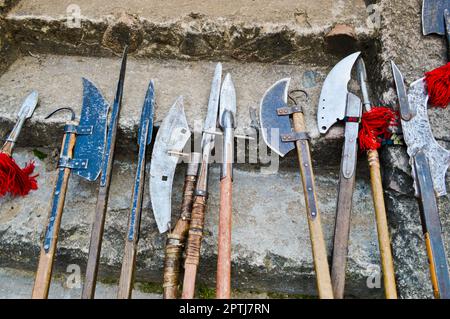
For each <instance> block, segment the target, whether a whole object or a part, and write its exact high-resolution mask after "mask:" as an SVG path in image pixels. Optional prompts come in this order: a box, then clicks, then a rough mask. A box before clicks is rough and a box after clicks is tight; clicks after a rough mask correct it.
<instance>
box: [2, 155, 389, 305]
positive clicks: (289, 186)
mask: <svg viewBox="0 0 450 319" xmlns="http://www.w3.org/2000/svg"><path fill="white" fill-rule="evenodd" d="M41 151H42V152H43V153H45V154H48V157H47V158H46V159H44V160H42V161H41V160H37V161H36V165H37V166H36V171H37V173H39V177H38V180H39V183H40V188H39V190H37V191H35V192H32V193H31V194H30V195H29V196H28V197H25V198H9V197H4V198H2V199H0V212H1V214H0V267H12V268H17V269H25V270H30V271H34V270H35V267H36V265H37V257H38V255H39V244H40V241H41V235H42V232H43V230H44V228H45V224H46V221H47V215H48V209H49V202H50V199H51V196H52V191H53V187H54V180H55V177H56V174H55V162H56V160H55V158H54V157H53V156H52V155H51V150H45V149H42V150H41ZM32 156H33V154H32V150H29V149H18V150H17V152H16V159H17V161H18V162H19V163H20V164H23V163H25V162H26V161H27V160H29V158H31V157H32ZM135 162H136V161H135V160H134V159H130V158H128V157H124V156H119V157H118V158H117V159H116V163H115V167H114V173H113V179H112V186H111V193H110V194H111V195H110V200H109V209H108V213H107V220H106V228H105V236H104V240H103V248H102V257H101V265H100V277H101V278H103V279H105V280H107V281H110V280H113V279H114V280H117V278H118V274H119V270H120V267H121V262H122V257H123V256H122V254H123V246H124V238H125V234H126V226H127V218H128V213H129V203H130V198H131V189H132V185H133V176H134V171H135V168H136V165H135ZM184 169H185V168H184V167H183V166H180V167H179V169H178V171H177V174H176V179H175V184H174V191H173V195H174V198H173V214H172V215H173V220H174V221H173V222H175V220H176V218H177V215H178V214H177V212H178V207H179V206H180V201H181V193H182V192H181V190H182V186H183V179H184V178H183V175H184ZM219 172H220V169H219V167H217V166H215V165H214V166H213V167H212V169H211V176H210V196H209V202H208V212H207V216H206V226H205V227H206V228H205V239H204V244H203V246H202V262H201V266H200V270H199V282H200V283H201V284H205V285H207V286H211V287H213V286H214V282H215V271H216V262H217V255H216V252H217V224H218V203H219ZM365 176H367V175H362V174H360V175H359V176H358V179H357V186H356V191H355V195H354V211H353V215H352V216H353V218H352V227H351V238H350V248H349V259H348V261H349V263H348V269H347V290H346V291H347V294H348V295H349V296H358V297H380V296H382V290H381V289H369V288H368V287H367V283H366V282H367V278H368V277H369V276H374V275H376V273H377V272H376V270H377V269H378V268H377V265H379V252H378V248H377V247H378V245H377V239H376V228H375V223H374V214H373V209H372V202H371V193H370V187H369V183H368V181H367V180H366V179H365V178H366V177H365ZM337 179H338V176H337V174H336V172H335V171H326V170H324V169H323V170H321V171H320V172H318V174H317V177H316V181H317V188H318V199H319V203H320V205H319V206H320V210H321V212H322V224H323V227H324V234H325V238H326V243H327V246H328V251H329V253H330V247H331V238H332V234H333V228H334V214H335V205H336V184H337ZM234 187H235V188H234V208H233V243H232V249H233V257H232V262H233V287H234V288H237V289H244V290H248V291H269V292H281V293H289V294H301V295H309V296H315V295H316V294H317V292H316V284H315V275H314V270H313V260H312V255H311V247H310V240H309V231H308V224H307V219H306V215H305V204H304V198H303V193H302V186H301V182H300V177H299V175H298V174H297V173H279V174H262V173H255V172H248V171H242V170H239V169H238V170H236V172H235V183H234ZM96 197H97V183H88V182H86V181H83V180H80V179H79V178H78V177H76V176H72V178H71V180H70V185H69V191H68V196H67V200H66V208H65V212H64V215H63V220H62V229H61V232H60V241H59V245H58V257H57V259H56V270H57V271H56V273H65V272H66V269H67V266H68V265H72V264H75V265H78V266H79V267H80V268H81V271H82V272H84V270H85V264H86V259H87V253H88V244H89V238H90V230H91V221H92V219H93V212H94V208H95V203H96ZM141 230H142V232H141V237H140V238H141V240H140V243H139V253H138V259H137V274H136V276H137V280H139V281H149V282H156V283H160V282H161V281H162V268H163V260H164V246H165V239H166V236H165V235H160V234H159V233H158V230H157V227H156V225H155V221H154V218H153V214H152V211H151V209H150V199H149V194H148V187H147V185H146V193H145V196H144V210H143V220H142V225H141Z"/></svg>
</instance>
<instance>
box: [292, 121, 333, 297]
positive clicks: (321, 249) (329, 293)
mask: <svg viewBox="0 0 450 319" xmlns="http://www.w3.org/2000/svg"><path fill="white" fill-rule="evenodd" d="M293 122H294V130H295V131H296V132H304V131H305V130H306V126H305V119H304V116H303V113H295V114H294V115H293ZM296 145H297V154H298V160H299V165H300V172H301V174H302V182H303V189H304V193H305V203H306V210H307V215H308V225H309V232H310V237H311V246H312V253H313V258H314V267H315V270H316V277H317V287H318V291H319V297H320V298H321V299H332V298H333V289H332V286H331V276H330V269H329V267H328V255H327V250H326V245H325V240H324V237H323V230H322V224H321V221H320V213H319V209H318V205H317V195H316V191H315V185H314V174H313V170H312V167H311V165H312V161H311V154H310V149H309V143H308V142H307V141H298V142H297V143H296ZM303 158H305V159H306V161H304V160H303ZM307 176H310V177H311V179H312V180H311V184H312V185H311V186H306V185H307V184H308V183H307V182H308V181H307ZM308 187H311V190H308V189H307V188H308ZM310 192H312V193H313V194H314V196H313V199H312V201H310V199H309V197H310V196H309V193H310ZM312 205H314V206H315V207H316V211H315V212H312V210H311V206H312ZM312 213H314V214H315V217H314V218H312V216H311V214H312Z"/></svg>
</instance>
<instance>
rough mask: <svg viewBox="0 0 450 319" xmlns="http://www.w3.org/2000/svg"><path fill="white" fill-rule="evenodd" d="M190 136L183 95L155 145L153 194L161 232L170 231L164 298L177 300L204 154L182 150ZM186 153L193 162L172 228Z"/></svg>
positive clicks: (172, 109) (162, 127)
mask: <svg viewBox="0 0 450 319" xmlns="http://www.w3.org/2000/svg"><path fill="white" fill-rule="evenodd" d="M190 136H191V131H190V130H189V125H188V123H187V120H186V115H185V112H184V105H183V98H182V97H180V98H178V99H177V101H176V102H175V104H174V105H173V106H172V108H171V109H170V111H169V113H168V114H167V116H166V117H165V119H164V120H163V122H162V124H161V127H160V128H159V131H158V134H157V136H156V140H155V144H154V146H153V155H152V162H151V168H150V196H151V198H152V207H153V215H154V216H155V220H156V223H157V225H158V229H159V231H160V233H165V232H167V231H168V230H170V232H169V234H168V235H167V241H166V249H165V262H164V283H163V288H164V294H163V297H164V299H176V298H177V296H178V286H179V275H180V272H181V258H182V253H183V248H184V245H185V242H186V237H187V232H188V230H189V222H190V219H191V209H192V202H193V200H194V189H195V183H196V180H197V171H198V162H199V156H200V155H199V154H198V153H192V154H183V153H182V152H183V149H184V147H185V145H186V143H187V142H188V141H189V138H190ZM183 155H186V156H189V157H190V159H189V160H190V163H189V164H188V167H187V170H186V177H185V183H184V190H183V200H182V204H181V214H180V218H179V219H178V221H177V223H176V224H175V227H174V228H173V229H172V228H171V226H170V221H171V215H172V187H173V179H174V176H175V170H176V168H177V164H178V162H179V158H180V156H183Z"/></svg>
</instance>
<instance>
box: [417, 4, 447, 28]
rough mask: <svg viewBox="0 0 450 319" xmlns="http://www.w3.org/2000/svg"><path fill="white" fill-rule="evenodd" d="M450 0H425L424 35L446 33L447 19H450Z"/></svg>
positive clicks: (423, 14)
mask: <svg viewBox="0 0 450 319" xmlns="http://www.w3.org/2000/svg"><path fill="white" fill-rule="evenodd" d="M446 9H447V10H450V0H423V4H422V32H423V35H429V34H439V35H444V34H445V27H446V26H445V21H446V19H449V18H450V17H449V13H448V12H445V11H446Z"/></svg>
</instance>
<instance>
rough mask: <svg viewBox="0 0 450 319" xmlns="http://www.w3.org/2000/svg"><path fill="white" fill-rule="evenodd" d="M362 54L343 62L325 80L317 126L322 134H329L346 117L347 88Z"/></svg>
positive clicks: (353, 55)
mask: <svg viewBox="0 0 450 319" xmlns="http://www.w3.org/2000/svg"><path fill="white" fill-rule="evenodd" d="M360 54H361V52H356V53H353V54H351V55H349V56H347V57H346V58H344V59H343V60H341V61H340V62H339V63H338V64H336V65H335V66H334V68H333V69H332V70H331V71H330V73H329V74H328V76H327V78H326V79H325V82H324V84H323V87H322V92H321V94H320V100H319V109H318V110H317V125H318V126H319V131H320V133H322V134H325V133H326V132H328V130H329V129H330V128H331V127H332V126H333V125H334V124H335V123H336V122H338V121H341V120H343V119H344V117H345V109H346V106H347V93H348V88H347V86H348V82H349V81H350V79H351V74H352V69H353V66H354V65H355V62H356V60H357V59H358V58H359V56H360Z"/></svg>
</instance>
